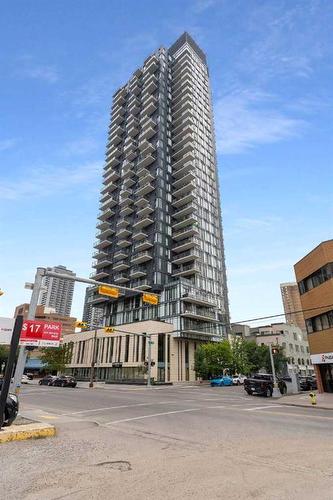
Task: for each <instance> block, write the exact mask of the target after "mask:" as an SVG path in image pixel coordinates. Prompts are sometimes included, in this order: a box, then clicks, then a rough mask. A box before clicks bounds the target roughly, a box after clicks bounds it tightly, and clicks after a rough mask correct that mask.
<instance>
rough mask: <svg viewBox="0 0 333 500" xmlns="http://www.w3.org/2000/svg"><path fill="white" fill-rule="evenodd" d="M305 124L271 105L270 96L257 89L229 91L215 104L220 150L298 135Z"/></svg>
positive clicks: (240, 149) (227, 151)
mask: <svg viewBox="0 0 333 500" xmlns="http://www.w3.org/2000/svg"><path fill="white" fill-rule="evenodd" d="M305 125H306V122H305V121H304V120H301V119H298V118H293V117H290V116H288V115H287V114H286V113H284V112H283V111H281V110H280V111H278V110H276V109H274V107H273V99H272V97H270V96H268V95H267V94H263V93H260V92H254V91H253V92H251V91H235V92H231V93H229V94H226V95H225V96H223V97H221V98H220V99H218V100H217V102H216V105H215V126H216V144H217V149H218V151H219V152H221V153H224V154H233V153H241V152H243V151H246V150H248V149H251V148H253V147H255V146H257V145H259V144H268V143H274V142H278V141H282V140H285V139H289V138H290V137H296V136H299V135H300V133H301V132H302V131H303V130H304V128H305Z"/></svg>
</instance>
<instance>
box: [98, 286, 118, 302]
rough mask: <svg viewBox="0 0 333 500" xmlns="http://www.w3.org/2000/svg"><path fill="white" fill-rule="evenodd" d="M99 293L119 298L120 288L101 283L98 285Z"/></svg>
mask: <svg viewBox="0 0 333 500" xmlns="http://www.w3.org/2000/svg"><path fill="white" fill-rule="evenodd" d="M98 293H99V294H100V295H107V296H108V297H112V298H113V299H117V298H118V297H119V288H113V287H111V286H106V285H101V286H99V287H98Z"/></svg>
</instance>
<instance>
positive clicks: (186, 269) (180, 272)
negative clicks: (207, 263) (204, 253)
mask: <svg viewBox="0 0 333 500" xmlns="http://www.w3.org/2000/svg"><path fill="white" fill-rule="evenodd" d="M198 273H200V267H199V265H198V264H196V262H193V263H191V264H185V265H181V266H179V267H178V268H176V269H175V270H174V271H173V273H172V275H173V276H191V275H192V274H198Z"/></svg>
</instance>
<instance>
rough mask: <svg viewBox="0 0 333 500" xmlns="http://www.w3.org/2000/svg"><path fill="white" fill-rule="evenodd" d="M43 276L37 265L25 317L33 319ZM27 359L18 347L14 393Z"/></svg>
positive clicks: (25, 354)
mask: <svg viewBox="0 0 333 500" xmlns="http://www.w3.org/2000/svg"><path fill="white" fill-rule="evenodd" d="M43 276H45V269H44V268H43V267H37V271H36V276H35V282H34V284H33V288H32V294H31V300H30V305H29V311H28V317H27V319H28V320H29V319H35V316H36V309H37V305H38V299H39V294H40V291H41V288H42V278H43ZM26 360H27V350H26V348H25V347H24V346H21V347H20V351H19V356H18V360H17V364H16V368H15V375H14V381H13V383H12V386H11V388H12V390H13V391H15V393H16V394H18V393H19V392H20V387H21V380H22V375H23V372H24V367H25V363H26Z"/></svg>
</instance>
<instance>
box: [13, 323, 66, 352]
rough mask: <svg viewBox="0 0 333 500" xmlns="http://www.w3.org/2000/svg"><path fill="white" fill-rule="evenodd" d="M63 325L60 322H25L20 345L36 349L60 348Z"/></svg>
mask: <svg viewBox="0 0 333 500" xmlns="http://www.w3.org/2000/svg"><path fill="white" fill-rule="evenodd" d="M61 328H62V325H61V323H60V322H59V321H36V320H25V321H23V326H22V331H21V337H20V344H21V345H25V346H34V347H59V343H60V335H61Z"/></svg>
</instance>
